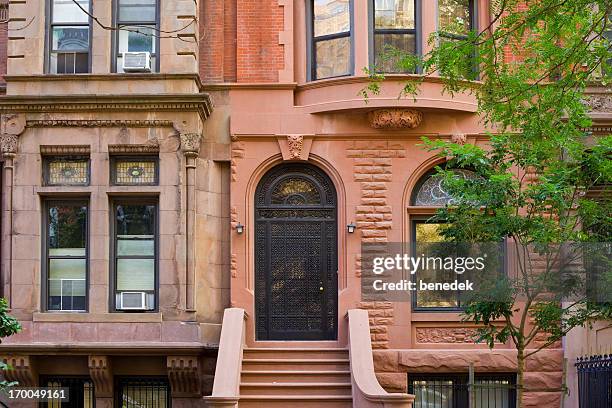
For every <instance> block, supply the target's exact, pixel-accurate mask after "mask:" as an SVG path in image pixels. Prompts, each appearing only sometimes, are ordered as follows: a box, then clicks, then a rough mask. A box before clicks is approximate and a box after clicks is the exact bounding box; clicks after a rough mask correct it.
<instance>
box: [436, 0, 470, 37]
mask: <svg viewBox="0 0 612 408" xmlns="http://www.w3.org/2000/svg"><path fill="white" fill-rule="evenodd" d="M438 16H439V20H438V24H439V27H438V29H439V30H440V31H442V32H445V33H449V34H456V35H466V34H467V33H468V32H469V31H470V1H469V0H438Z"/></svg>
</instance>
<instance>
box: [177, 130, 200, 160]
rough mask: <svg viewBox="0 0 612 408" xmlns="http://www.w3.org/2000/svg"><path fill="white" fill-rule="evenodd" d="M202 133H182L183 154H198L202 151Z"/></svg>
mask: <svg viewBox="0 0 612 408" xmlns="http://www.w3.org/2000/svg"><path fill="white" fill-rule="evenodd" d="M201 140H202V135H201V134H199V133H181V151H182V152H183V154H186V155H188V154H191V155H196V156H197V155H198V154H199V153H200V141H201Z"/></svg>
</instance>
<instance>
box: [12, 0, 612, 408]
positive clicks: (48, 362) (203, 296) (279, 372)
mask: <svg viewBox="0 0 612 408" xmlns="http://www.w3.org/2000/svg"><path fill="white" fill-rule="evenodd" d="M0 10H2V8H1V6H0ZM487 10H488V0H473V1H472V0H470V1H468V0H462V1H449V0H403V1H402V0H372V1H370V0H241V1H237V0H214V1H212V0H211V1H208V0H201V1H192V0H167V1H161V0H112V1H110V0H109V1H107V0H74V1H73V0H24V1H21V0H19V1H11V2H10V10H9V12H10V13H9V14H10V18H9V20H8V35H7V36H6V42H8V44H7V56H8V57H7V70H6V75H5V80H6V84H7V85H6V92H5V94H4V95H3V96H2V97H0V111H1V114H2V121H1V125H2V127H1V129H0V130H1V139H0V150H1V152H2V160H3V162H2V163H3V170H2V171H3V177H2V198H3V199H2V220H1V221H2V222H1V229H2V234H1V238H2V245H1V248H0V249H1V252H0V258H1V263H0V266H1V273H2V282H3V285H2V290H3V292H2V295H3V296H4V297H6V298H7V299H8V300H9V303H10V306H11V313H12V314H13V315H15V316H16V317H17V318H18V319H19V320H20V322H21V324H22V326H23V331H22V332H21V333H19V334H18V335H15V336H12V337H10V338H8V339H5V340H3V343H2V345H0V353H1V354H2V356H3V358H4V359H5V360H6V361H8V362H9V363H10V364H11V365H12V366H13V370H10V371H7V372H6V373H5V376H6V377H7V378H8V379H14V380H17V381H19V383H20V384H21V385H24V386H65V387H69V388H70V390H71V392H72V393H73V394H72V395H73V396H75V398H74V399H73V400H72V402H71V404H72V405H71V406H74V407H88V408H89V407H93V406H94V405H95V406H96V407H98V408H100V407H147V408H148V407H169V406H172V407H174V408H177V407H192V406H193V407H195V406H205V405H206V404H208V405H210V406H236V405H238V406H240V407H249V406H250V407H262V406H278V407H286V406H299V407H315V406H316V407H319V406H330V407H332V406H335V407H348V406H356V407H369V406H379V407H381V406H396V407H404V408H408V407H410V406H415V407H419V406H427V407H428V408H433V407H446V406H449V407H450V406H453V407H454V406H457V407H463V406H467V405H466V404H467V400H466V398H467V397H466V396H465V395H459V394H458V395H455V396H454V397H453V395H452V391H449V390H453V389H460V387H462V386H463V385H465V381H466V376H467V372H468V367H469V366H470V365H472V366H473V367H474V370H475V372H476V374H475V376H476V377H475V378H476V381H477V382H480V383H481V384H494V385H500V387H499V389H497V391H496V392H495V393H494V394H492V395H487V396H486V397H485V396H482V395H481V396H480V397H481V400H480V402H479V403H480V404H482V405H480V406H483V407H493V406H504V407H511V406H513V405H512V404H513V403H512V398H513V395H512V391H511V386H512V384H513V383H514V377H515V372H516V359H515V357H514V352H513V350H512V346H511V344H510V343H507V344H498V345H496V347H495V349H494V350H493V351H491V350H489V349H488V348H487V347H486V346H485V345H484V344H474V342H473V341H472V335H473V333H474V331H475V326H474V325H471V324H466V323H463V322H462V321H461V316H460V311H461V304H460V300H459V299H458V298H457V297H454V296H445V295H440V296H433V297H429V298H427V297H422V298H416V299H414V300H413V301H411V302H364V301H362V298H361V277H362V271H361V266H362V265H361V261H362V259H361V255H360V253H361V245H362V244H367V243H389V242H400V243H411V242H418V241H419V240H422V239H424V238H423V237H425V236H428V237H431V234H434V235H435V234H436V228H437V226H436V225H435V224H431V223H428V222H427V219H428V218H429V216H430V215H431V214H433V213H434V212H435V210H436V208H437V207H439V206H441V205H444V204H445V203H446V202H448V200H450V199H451V198H452V197H450V196H449V195H448V194H447V193H446V192H444V191H443V190H440V186H439V185H436V180H435V179H434V178H432V177H431V174H432V173H431V170H432V168H433V167H434V166H435V165H437V164H441V163H443V161H442V160H441V159H440V158H439V157H437V156H435V155H434V154H433V153H429V152H425V151H424V150H422V148H420V147H419V146H418V143H419V141H420V138H421V137H422V136H430V137H439V138H443V139H450V140H453V141H456V142H459V143H465V142H469V143H475V144H479V145H482V144H486V142H487V137H486V131H487V129H485V128H483V126H482V124H481V122H480V121H479V118H478V116H477V115H476V112H477V106H476V100H475V98H474V97H473V96H471V95H455V96H454V97H451V96H449V95H445V94H443V93H442V83H441V81H440V79H439V78H436V77H431V78H427V79H426V80H425V82H424V83H423V85H422V87H421V91H420V93H419V95H418V96H417V97H416V99H415V100H412V99H398V98H397V95H398V92H399V91H400V89H401V87H402V83H403V82H404V81H406V80H410V79H411V78H413V77H414V75H415V74H399V73H391V75H389V76H388V79H387V80H386V82H385V86H384V87H383V89H382V92H381V93H380V94H379V95H376V96H374V97H372V98H370V100H369V103H368V104H366V103H365V102H364V100H363V98H362V96H360V94H359V91H360V90H361V89H362V88H363V87H364V86H366V85H367V83H368V78H367V77H366V75H365V74H364V72H363V69H362V68H363V67H367V66H370V65H372V64H373V63H375V62H376V60H377V56H378V55H379V53H380V50H381V49H382V48H383V47H384V45H385V44H393V45H395V46H398V47H402V48H403V49H405V50H406V51H410V52H415V53H423V52H426V51H427V47H428V45H427V38H428V37H429V35H430V34H431V33H432V32H434V31H436V30H440V29H449V30H450V29H451V26H452V30H454V32H453V35H458V36H461V35H465V33H466V32H467V31H468V30H470V29H477V28H478V27H485V26H487V25H488V24H489V22H490V16H489V15H488V14H487ZM451 23H452V24H451ZM2 35H3V34H2V33H1V32H0V57H1V56H2V51H1V50H2V49H3V47H2V44H3V42H2V38H4V37H2ZM0 59H1V58H0ZM1 68H2V65H1V63H0V69H1ZM0 73H2V72H1V71H0ZM590 92H591V93H592V94H593V95H592V96H591V99H590V102H589V103H590V105H591V107H592V110H593V117H594V119H595V125H594V128H593V129H592V130H593V132H595V133H597V132H600V133H604V132H609V131H610V126H612V117H611V115H612V113H611V112H612V102H611V100H612V99H611V98H612V94H611V92H610V90H609V89H607V88H602V87H594V88H593V89H591V90H590ZM467 176H469V175H467ZM436 189H437V190H436ZM432 192H435V194H433V193H432ZM224 311H225V312H224ZM598 336H599V337H598ZM591 338H592V340H591V341H593V342H595V343H596V344H600V345H604V344H609V341H610V338H611V335H610V331H609V330H607V331H606V329H605V328H604V329H602V330H601V331H600V332H598V333H596V334H595V335H594V336H591ZM579 341H580V340H579ZM563 347H564V345H563V344H559V345H557V346H556V347H554V348H550V349H548V350H545V351H543V352H541V353H539V354H538V355H537V357H536V358H533V359H531V360H530V361H529V362H528V364H527V370H528V373H527V375H526V377H527V383H528V386H529V387H532V388H535V389H546V388H553V389H554V388H558V387H559V386H560V385H561V382H562V373H563V371H564V366H563V356H564V349H563ZM215 360H216V364H215ZM213 384H214V385H213ZM504 386H506V387H505V388H504ZM428 387H429V389H431V392H430V391H422V392H418V393H417V395H416V402H415V403H414V404H413V400H414V398H415V396H412V395H409V394H407V393H408V392H409V391H411V392H415V390H419V389H425V390H426V389H428ZM453 387H459V388H453ZM211 394H212V397H207V398H203V397H205V396H209V395H211ZM526 399H527V406H530V407H531V406H539V407H541V408H544V407H547V408H548V407H551V408H552V407H559V404H560V401H561V399H562V395H561V393H560V392H556V391H553V392H547V391H534V392H528V393H527V395H526ZM419 404H421V405H419ZM444 404H446V405H444ZM451 404H454V405H451ZM487 404H488V405H487ZM494 404H496V405H494ZM11 406H15V407H30V406H36V404H35V403H33V402H11ZM45 406H46V405H45Z"/></svg>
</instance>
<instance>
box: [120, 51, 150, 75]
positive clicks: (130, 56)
mask: <svg viewBox="0 0 612 408" xmlns="http://www.w3.org/2000/svg"><path fill="white" fill-rule="evenodd" d="M123 71H124V72H151V53H149V52H124V53H123Z"/></svg>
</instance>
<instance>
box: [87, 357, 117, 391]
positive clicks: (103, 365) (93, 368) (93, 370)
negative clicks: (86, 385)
mask: <svg viewBox="0 0 612 408" xmlns="http://www.w3.org/2000/svg"><path fill="white" fill-rule="evenodd" d="M89 375H90V376H91V379H92V380H93V382H94V386H95V390H96V397H112V396H113V371H112V369H111V360H110V359H109V358H108V356H89Z"/></svg>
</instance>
